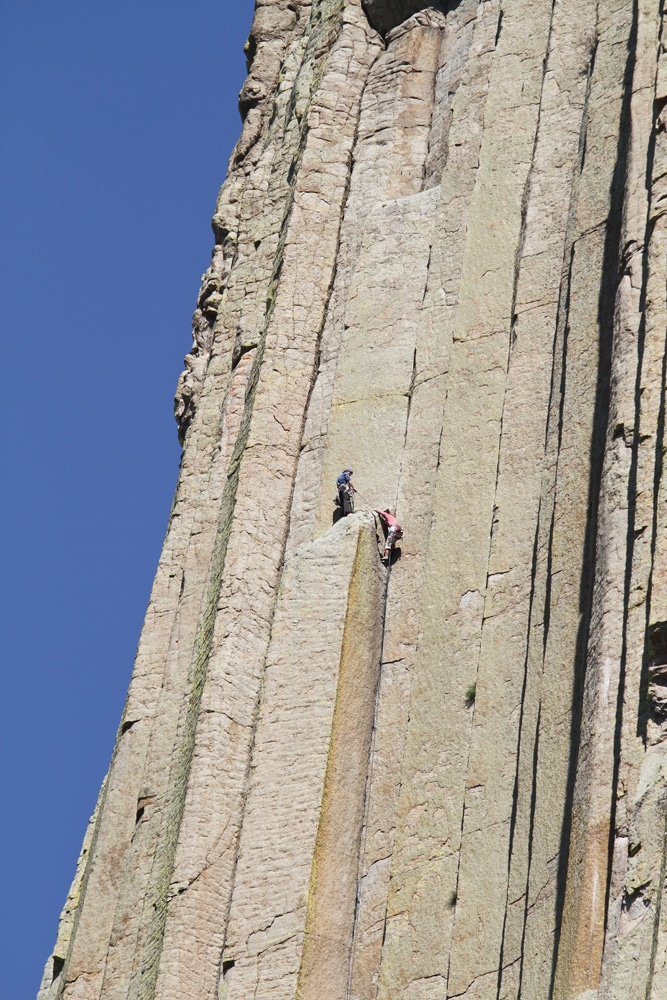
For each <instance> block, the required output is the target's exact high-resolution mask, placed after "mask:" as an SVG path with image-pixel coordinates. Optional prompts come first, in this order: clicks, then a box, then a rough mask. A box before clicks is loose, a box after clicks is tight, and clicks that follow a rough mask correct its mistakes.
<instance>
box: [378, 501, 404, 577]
mask: <svg viewBox="0 0 667 1000" xmlns="http://www.w3.org/2000/svg"><path fill="white" fill-rule="evenodd" d="M375 513H376V514H377V515H378V517H379V518H380V520H381V521H382V526H383V528H384V529H385V530H386V532H387V538H386V540H385V543H384V555H383V556H382V561H383V562H384V563H387V562H389V556H390V555H391V550H392V549H393V547H394V544H395V543H396V542H397V541H399V539H401V538H402V537H403V528H402V527H401V526H400V524H399V523H398V521H397V520H396V518H395V517H394V515H393V514H392V512H391V511H390V509H389V507H385V509H384V510H376V511H375Z"/></svg>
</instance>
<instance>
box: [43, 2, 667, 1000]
mask: <svg viewBox="0 0 667 1000" xmlns="http://www.w3.org/2000/svg"><path fill="white" fill-rule="evenodd" d="M221 17H224V12H223V11H222V10H221ZM662 18H663V15H662V4H660V3H658V0H605V2H604V3H602V2H599V0H458V2H457V0H446V2H442V3H438V4H432V5H427V4H425V3H421V2H418V0H365V2H362V0H312V2H309V0H257V10H256V14H255V20H254V24H253V28H252V32H251V36H250V39H249V42H248V46H247V54H248V60H249V76H248V79H247V81H246V83H245V84H244V87H243V90H242V91H241V96H240V108H241V113H242V116H243V121H244V124H243V130H242V133H241V137H240V139H239V142H238V145H237V147H236V149H235V151H234V154H233V156H232V160H231V163H230V169H229V175H228V178H227V180H226V182H225V184H224V186H223V188H222V190H221V193H220V197H219V202H218V206H217V210H216V214H215V217H214V232H215V249H214V251H213V258H212V262H211V266H210V268H209V270H208V271H207V272H206V274H205V275H204V279H203V284H202V289H201V292H200V295H199V300H198V304H197V310H196V312H195V316H194V323H193V329H194V343H193V347H192V351H191V353H190V354H189V355H188V357H187V359H186V371H185V372H184V374H183V376H182V377H181V380H180V382H179V387H178V393H177V400H176V415H177V419H178V422H179V427H180V432H181V435H182V439H183V441H184V455H183V463H182V470H181V476H180V480H179V484H178V488H177V492H176V497H175V500H174V505H173V510H172V516H171V521H170V525H169V530H168V534H167V538H166V541H165V546H164V551H163V553H162V557H161V559H160V563H159V567H158V572H157V577H156V580H155V585H154V589H153V593H152V596H151V601H150V605H149V608H148V613H147V617H146V623H145V626H144V630H143V633H142V636H141V641H140V644H139V650H138V653H137V661H136V667H135V672H134V675H133V679H132V683H131V686H130V691H129V694H128V699H127V705H126V708H125V712H124V715H123V719H122V721H121V725H120V729H119V733H118V740H117V744H116V749H115V751H114V755H113V759H112V762H111V767H110V770H109V774H108V777H107V779H106V781H105V783H104V786H103V789H102V792H101V794H100V799H99V804H98V807H97V810H96V813H95V815H94V816H93V818H92V820H91V824H90V829H89V833H88V836H87V838H86V841H85V844H84V848H83V853H82V856H81V861H80V865H79V869H78V872H77V875H76V879H75V882H74V884H73V887H72V890H71V893H70V896H69V897H68V900H67V904H66V908H65V911H64V913H63V917H62V920H61V926H60V931H59V935H58V940H57V943H56V947H55V950H54V954H53V956H52V958H51V959H50V960H49V962H48V964H47V968H46V972H45V976H44V982H43V986H42V990H41V992H40V1000H61V998H62V1000H184V998H186V997H187V998H188V1000H214V998H215V1000H222V998H225V1000H253V998H259V1000H295V998H299V1000H441V998H442V1000H445V998H454V997H457V998H458V997H466V998H469V1000H510V998H522V1000H551V998H553V1000H582V998H587V1000H593V998H596V997H597V1000H659V998H660V1000H664V998H665V997H666V996H667V900H666V901H665V904H664V905H663V898H662V897H663V887H664V884H665V859H666V853H665V843H666V840H665V837H666V820H667V524H666V521H667V508H666V505H665V496H664V490H665V479H664V477H663V456H664V454H665V440H664V438H665V424H666V421H665V410H666V406H665V400H666V392H665V387H666V378H667V354H666V349H665V348H666V334H665V331H666V329H667V293H666V288H667V273H666V272H667V111H665V110H664V109H665V105H666V104H667V56H666V55H665V54H664V50H665V48H667V42H665V41H664V35H663V19H662ZM347 465H351V466H352V467H353V468H354V469H355V477H354V478H355V481H356V485H357V486H358V488H359V489H360V491H361V493H362V494H363V498H364V502H362V503H360V507H362V508H364V509H361V510H360V511H358V512H357V513H356V514H354V515H353V516H351V517H348V518H347V519H345V520H342V521H340V522H338V523H335V524H333V525H332V503H331V497H332V495H333V483H334V480H335V476H336V474H337V473H338V472H339V471H340V470H341V469H342V468H343V467H344V466H347ZM365 498H369V499H370V500H371V502H372V503H373V504H378V505H379V504H382V506H387V505H391V506H392V507H394V508H395V509H396V512H397V516H398V518H399V520H400V521H401V523H402V524H403V525H404V528H405V539H404V541H403V542H402V543H401V548H402V551H401V553H400V558H398V559H397V558H395V560H394V563H393V566H392V568H391V569H385V568H384V567H383V566H382V564H381V562H380V559H379V548H378V546H379V544H380V547H381V541H382V540H381V536H380V535H379V529H378V526H377V525H376V522H375V520H374V517H373V515H372V514H371V513H370V511H369V510H366V509H365Z"/></svg>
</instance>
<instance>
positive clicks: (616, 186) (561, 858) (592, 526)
mask: <svg viewBox="0 0 667 1000" xmlns="http://www.w3.org/2000/svg"><path fill="white" fill-rule="evenodd" d="M637 29H638V9H637V0H635V2H634V3H633V13H632V26H631V30H630V35H629V39H628V56H627V60H626V64H625V72H624V78H623V96H622V99H621V112H620V120H619V131H618V142H617V149H616V162H615V165H614V171H613V175H612V181H611V188H610V197H609V214H608V216H607V225H606V232H605V241H604V251H603V262H602V276H601V282H600V294H599V298H598V328H599V331H600V339H599V353H598V366H597V367H598V370H597V382H596V388H595V402H594V410H593V429H592V434H591V446H590V472H589V483H588V508H587V516H586V528H585V534H584V551H583V564H582V573H581V585H580V591H579V611H580V623H579V628H578V631H577V641H576V651H575V663H574V683H573V691H572V715H571V724H570V753H569V758H568V774H567V783H566V792H565V803H564V805H565V808H564V814H563V816H564V819H563V826H562V830H561V842H560V850H559V854H558V871H557V876H556V924H555V935H554V949H553V954H552V972H551V985H550V991H549V994H550V996H551V995H552V994H553V989H554V984H555V977H556V967H557V963H558V957H559V948H560V938H561V933H562V921H563V912H564V906H565V891H566V886H567V873H568V867H569V860H570V847H571V834H572V807H573V802H574V791H575V783H576V776H577V766H578V759H579V745H580V735H581V725H582V711H583V692H584V679H585V674H586V667H587V656H588V643H589V638H590V629H591V619H592V612H593V593H594V587H595V577H596V568H597V566H596V550H597V535H598V516H599V513H598V505H599V501H600V495H601V491H602V476H603V469H604V458H605V446H606V441H607V432H608V425H609V410H610V383H611V362H612V350H613V340H614V318H615V306H616V293H617V290H618V285H619V282H620V261H621V239H622V234H623V204H624V200H625V189H626V183H627V162H628V153H629V145H630V122H631V101H632V80H633V76H634V68H635V62H636V47H637ZM591 75H592V74H591ZM612 797H613V796H612Z"/></svg>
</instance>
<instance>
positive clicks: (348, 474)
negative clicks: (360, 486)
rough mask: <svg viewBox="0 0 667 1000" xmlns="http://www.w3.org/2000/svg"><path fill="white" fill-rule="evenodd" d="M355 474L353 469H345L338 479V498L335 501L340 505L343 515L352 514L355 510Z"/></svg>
mask: <svg viewBox="0 0 667 1000" xmlns="http://www.w3.org/2000/svg"><path fill="white" fill-rule="evenodd" d="M353 475H354V473H353V471H352V469H343V471H342V472H341V474H340V476H339V477H338V479H337V480H336V493H337V496H336V500H335V503H336V504H337V506H338V507H340V509H341V511H342V513H343V517H346V516H347V515H348V514H352V513H353V511H354V494H355V493H356V492H357V491H356V490H355V488H354V483H353V482H352V476H353Z"/></svg>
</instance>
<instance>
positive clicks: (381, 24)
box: [362, 0, 461, 35]
mask: <svg viewBox="0 0 667 1000" xmlns="http://www.w3.org/2000/svg"><path fill="white" fill-rule="evenodd" d="M460 2H461V0H436V2H435V3H433V2H428V0H362V5H363V8H364V10H365V11H366V15H367V17H368V20H369V21H370V23H371V24H372V26H373V27H374V28H375V30H376V31H379V32H380V34H381V35H387V34H388V33H389V32H390V31H392V30H393V29H394V28H396V27H398V25H399V24H402V23H403V22H404V21H407V19H408V18H409V17H412V15H413V14H416V13H418V11H420V10H437V11H440V12H441V13H442V14H447V13H448V12H449V11H450V10H453V9H454V8H455V7H457V6H458V5H459V3H460Z"/></svg>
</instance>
